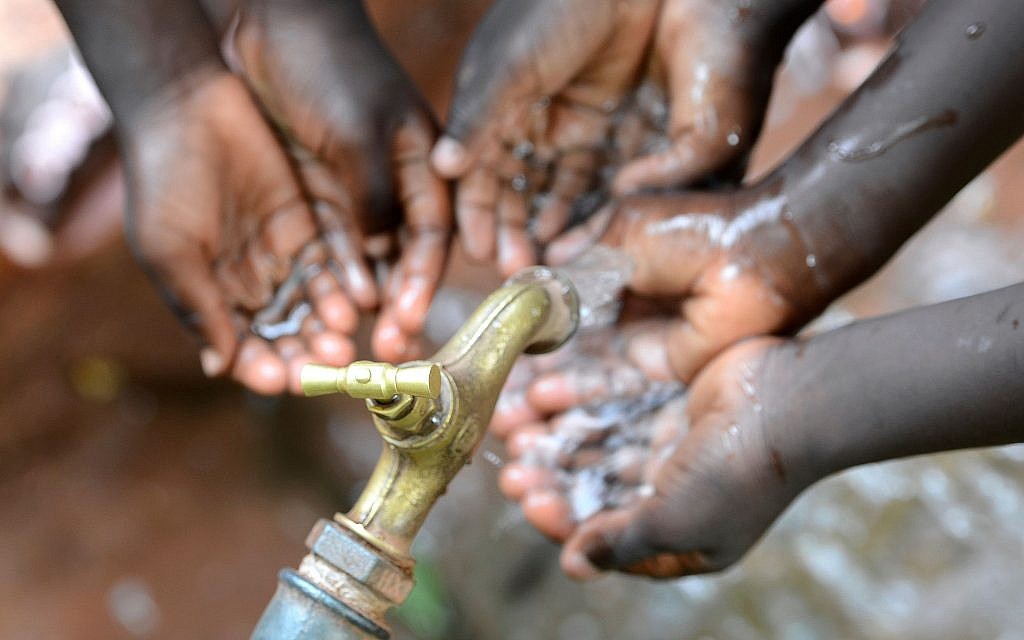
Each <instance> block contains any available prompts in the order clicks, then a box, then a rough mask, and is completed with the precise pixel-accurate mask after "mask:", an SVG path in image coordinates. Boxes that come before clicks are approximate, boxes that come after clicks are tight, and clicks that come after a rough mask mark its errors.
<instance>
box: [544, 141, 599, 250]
mask: <svg viewBox="0 0 1024 640" xmlns="http://www.w3.org/2000/svg"><path fill="white" fill-rule="evenodd" d="M596 171H597V154H595V153H571V154H567V155H565V156H563V157H562V158H561V159H560V160H559V162H558V165H557V167H556V169H555V177H554V179H553V180H552V182H551V186H550V189H549V194H548V196H547V197H546V198H545V200H544V204H543V205H542V206H541V208H540V209H539V210H538V211H537V218H536V220H535V222H534V225H533V230H534V233H535V235H536V237H537V240H538V241H540V242H541V243H544V244H546V243H548V242H551V241H552V240H553V239H554V238H555V236H557V235H558V234H559V233H561V232H562V230H564V229H565V226H566V224H568V222H569V218H570V217H571V216H572V203H573V202H575V201H576V199H577V198H579V197H580V196H581V195H583V194H584V193H586V192H587V191H588V190H589V189H590V187H591V184H592V183H593V181H594V178H595V172H596Z"/></svg>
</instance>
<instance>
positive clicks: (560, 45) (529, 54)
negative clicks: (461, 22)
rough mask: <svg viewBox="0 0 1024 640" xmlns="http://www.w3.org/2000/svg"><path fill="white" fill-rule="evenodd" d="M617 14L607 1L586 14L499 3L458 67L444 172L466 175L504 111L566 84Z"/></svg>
mask: <svg viewBox="0 0 1024 640" xmlns="http://www.w3.org/2000/svg"><path fill="white" fill-rule="evenodd" d="M616 9H617V3H608V2H601V3H596V4H595V6H594V7H593V8H592V9H590V10H588V11H586V12H568V11H565V8H564V7H562V6H560V5H559V4H557V3H551V4H550V5H548V4H536V3H522V2H519V1H518V0H503V1H500V2H496V3H495V4H494V5H493V6H492V7H491V9H490V10H489V11H488V13H487V15H485V16H484V19H483V20H482V21H481V22H480V25H479V26H478V27H477V29H476V31H475V32H474V34H473V37H472V38H471V39H470V42H469V44H468V45H467V46H466V52H465V54H464V55H463V58H462V61H461V63H460V65H459V71H458V73H457V75H456V86H455V95H454V97H453V99H452V104H451V107H450V109H449V114H448V123H447V127H446V131H445V134H446V135H445V137H444V138H442V140H441V142H440V143H439V144H438V148H437V150H436V151H435V158H434V163H435V166H436V167H437V169H438V170H439V171H440V172H441V174H442V175H445V176H447V177H456V176H459V175H461V172H462V171H464V170H465V169H466V168H467V167H468V165H469V163H470V162H471V159H470V157H469V156H470V154H471V153H472V151H471V150H472V149H473V148H474V147H477V146H478V145H479V144H480V142H481V141H482V140H486V138H487V137H488V136H489V133H490V132H493V127H494V126H495V125H496V124H497V123H500V122H501V121H502V119H503V118H502V114H503V112H506V111H508V110H509V109H521V108H523V107H524V105H525V106H528V105H529V104H530V103H532V102H533V101H534V100H536V99H538V98H540V97H541V96H545V95H554V94H555V93H556V92H558V90H559V89H561V88H562V87H563V86H565V84H566V83H568V82H569V81H570V80H571V79H572V78H573V76H574V75H576V74H577V73H578V72H579V71H580V69H582V68H583V66H584V64H585V62H586V61H587V60H588V59H590V58H591V57H592V56H593V53H594V52H595V51H597V50H598V49H599V48H600V47H601V45H602V43H604V42H605V40H606V39H607V35H608V33H609V32H610V30H611V29H612V28H614V27H615V26H616V17H617V15H616ZM456 145H457V146H456Z"/></svg>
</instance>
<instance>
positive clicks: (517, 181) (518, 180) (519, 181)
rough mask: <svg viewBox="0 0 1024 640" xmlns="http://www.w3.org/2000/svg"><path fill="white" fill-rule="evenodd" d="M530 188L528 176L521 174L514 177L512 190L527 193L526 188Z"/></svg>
mask: <svg viewBox="0 0 1024 640" xmlns="http://www.w3.org/2000/svg"><path fill="white" fill-rule="evenodd" d="M529 186H530V181H529V180H527V179H526V176H525V175H523V174H521V173H520V174H517V175H516V176H514V177H513V178H512V189H514V190H515V191H519V192H523V191H526V188H527V187H529Z"/></svg>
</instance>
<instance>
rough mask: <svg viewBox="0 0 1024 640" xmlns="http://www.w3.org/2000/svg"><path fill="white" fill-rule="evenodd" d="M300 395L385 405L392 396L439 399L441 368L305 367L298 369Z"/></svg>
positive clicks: (366, 364) (377, 365) (371, 364)
mask: <svg viewBox="0 0 1024 640" xmlns="http://www.w3.org/2000/svg"><path fill="white" fill-rule="evenodd" d="M301 380H302V391H303V393H305V394H306V395H307V396H323V395H328V394H332V393H345V394H348V395H350V396H352V397H353V398H366V399H373V400H379V401H381V402H387V401H389V400H391V399H392V398H395V397H396V396H402V395H407V396H416V397H419V398H437V397H438V396H440V395H441V365H439V364H436V363H426V364H412V365H405V366H397V367H396V366H395V365H393V364H387V363H384V362H368V361H365V360H361V361H358V362H353V363H352V364H350V365H348V366H347V367H325V366H323V365H318V364H307V365H306V366H304V367H303V368H302V378H301Z"/></svg>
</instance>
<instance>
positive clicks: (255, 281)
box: [214, 249, 274, 312]
mask: <svg viewBox="0 0 1024 640" xmlns="http://www.w3.org/2000/svg"><path fill="white" fill-rule="evenodd" d="M251 253H254V252H252V251H250V250H248V249H245V250H244V251H243V253H242V255H237V256H228V257H225V258H223V259H220V260H218V261H217V263H216V267H215V268H214V270H215V272H216V274H217V281H218V283H219V284H220V287H221V290H222V291H223V292H224V295H225V297H226V298H227V300H228V303H229V304H230V305H231V306H233V307H242V308H244V309H247V310H249V311H254V312H255V311H259V310H261V309H263V308H264V307H266V306H267V305H268V304H270V302H271V299H272V298H273V296H274V283H273V281H272V280H270V279H269V278H267V277H264V275H263V274H262V273H261V272H260V270H259V269H258V268H257V267H256V265H255V264H254V263H253V261H252V260H250V259H249V256H250V254H251Z"/></svg>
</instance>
